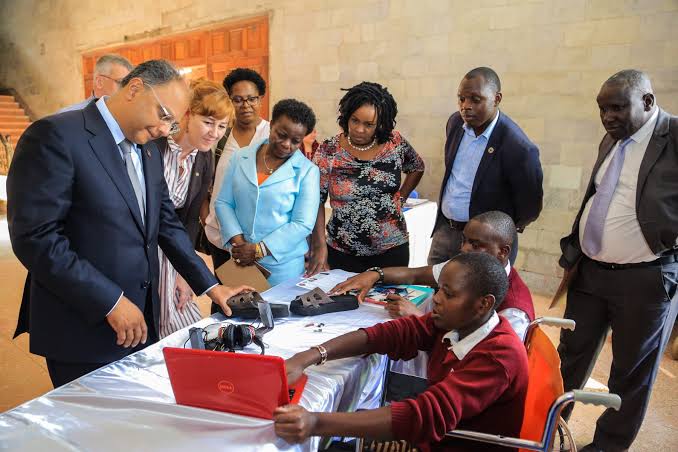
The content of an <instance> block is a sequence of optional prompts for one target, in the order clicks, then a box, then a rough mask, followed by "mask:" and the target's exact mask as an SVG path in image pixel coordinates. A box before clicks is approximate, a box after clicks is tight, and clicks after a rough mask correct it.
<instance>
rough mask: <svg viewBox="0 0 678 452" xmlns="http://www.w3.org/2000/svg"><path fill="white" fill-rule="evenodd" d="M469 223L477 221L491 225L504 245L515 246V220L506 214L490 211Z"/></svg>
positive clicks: (477, 216)
mask: <svg viewBox="0 0 678 452" xmlns="http://www.w3.org/2000/svg"><path fill="white" fill-rule="evenodd" d="M469 221H477V222H479V223H483V224H487V225H489V226H490V227H491V228H492V229H493V230H494V232H495V234H496V235H497V237H498V238H499V239H500V240H501V242H502V245H510V246H513V241H514V240H515V238H516V224H515V223H514V222H513V219H512V218H511V217H510V216H509V215H507V214H505V213H504V212H501V211H499V210H490V211H488V212H483V213H481V214H479V215H476V216H475V217H473V218H471V220H469Z"/></svg>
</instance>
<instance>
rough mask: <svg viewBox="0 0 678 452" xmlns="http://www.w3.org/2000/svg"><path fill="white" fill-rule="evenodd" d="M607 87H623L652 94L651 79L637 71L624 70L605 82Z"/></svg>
mask: <svg viewBox="0 0 678 452" xmlns="http://www.w3.org/2000/svg"><path fill="white" fill-rule="evenodd" d="M605 85H623V86H628V87H629V88H631V89H634V90H638V91H640V92H642V93H651V92H652V83H651V82H650V77H648V76H647V74H646V73H645V72H643V71H639V70H637V69H624V70H622V71H619V72H617V73H616V74H614V75H613V76H612V77H610V78H608V79H607V80H606V81H605Z"/></svg>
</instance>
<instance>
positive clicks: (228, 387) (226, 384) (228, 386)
mask: <svg viewBox="0 0 678 452" xmlns="http://www.w3.org/2000/svg"><path fill="white" fill-rule="evenodd" d="M217 389H218V390H219V391H221V392H223V393H226V394H231V393H232V392H233V391H235V386H233V383H231V382H230V381H226V380H220V381H219V383H217Z"/></svg>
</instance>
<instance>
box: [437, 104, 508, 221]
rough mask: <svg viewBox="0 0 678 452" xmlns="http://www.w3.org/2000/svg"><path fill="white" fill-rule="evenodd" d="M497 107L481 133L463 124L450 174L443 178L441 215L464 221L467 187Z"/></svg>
mask: <svg viewBox="0 0 678 452" xmlns="http://www.w3.org/2000/svg"><path fill="white" fill-rule="evenodd" d="M499 115H500V113H499V111H498V110H497V111H496V113H495V115H494V119H492V122H490V124H489V125H488V126H487V128H486V129H485V131H484V132H482V133H481V134H480V135H476V133H475V131H474V130H473V127H471V126H469V125H468V124H466V123H464V125H463V126H462V128H463V129H464V136H463V138H462V139H461V143H459V149H458V150H457V158H456V161H455V165H454V166H453V167H452V177H450V178H449V179H448V181H447V186H446V187H445V193H444V194H443V202H442V205H441V208H442V210H443V215H445V218H449V219H451V220H454V221H459V222H468V220H469V214H468V208H469V205H470V204H471V190H472V189H473V181H474V180H475V178H476V171H478V165H480V159H481V158H482V157H483V152H485V148H486V147H487V143H488V142H489V141H490V135H492V131H493V130H494V126H496V125H497V120H498V119H499Z"/></svg>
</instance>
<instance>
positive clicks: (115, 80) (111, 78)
mask: <svg viewBox="0 0 678 452" xmlns="http://www.w3.org/2000/svg"><path fill="white" fill-rule="evenodd" d="M99 77H103V78H107V79H109V80H112V81H114V82H115V84H116V85H118V86H122V80H123V79H121V78H117V79H116V78H113V77H109V76H108V75H104V74H99Z"/></svg>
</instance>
